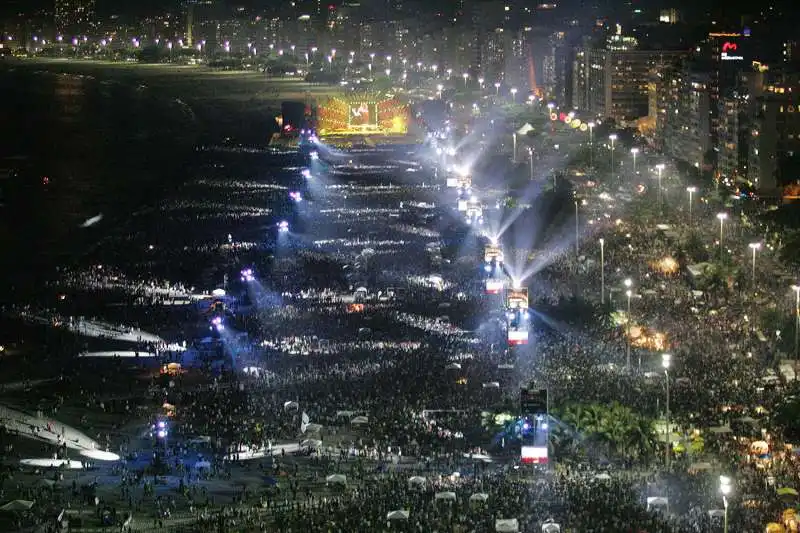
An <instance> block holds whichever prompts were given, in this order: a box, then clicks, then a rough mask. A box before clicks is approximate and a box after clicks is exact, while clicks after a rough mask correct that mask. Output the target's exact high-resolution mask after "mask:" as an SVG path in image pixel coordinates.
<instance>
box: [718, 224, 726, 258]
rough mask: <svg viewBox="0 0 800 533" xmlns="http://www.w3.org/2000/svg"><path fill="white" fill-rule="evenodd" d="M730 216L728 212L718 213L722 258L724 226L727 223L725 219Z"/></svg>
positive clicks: (720, 255) (720, 254) (720, 253)
mask: <svg viewBox="0 0 800 533" xmlns="http://www.w3.org/2000/svg"><path fill="white" fill-rule="evenodd" d="M726 218H728V213H717V219H718V220H719V257H720V259H722V226H723V224H724V223H725V219H726Z"/></svg>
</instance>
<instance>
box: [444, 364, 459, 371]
mask: <svg viewBox="0 0 800 533" xmlns="http://www.w3.org/2000/svg"><path fill="white" fill-rule="evenodd" d="M444 368H445V370H461V365H460V364H458V363H450V364H449V365H447V366H446V367H444Z"/></svg>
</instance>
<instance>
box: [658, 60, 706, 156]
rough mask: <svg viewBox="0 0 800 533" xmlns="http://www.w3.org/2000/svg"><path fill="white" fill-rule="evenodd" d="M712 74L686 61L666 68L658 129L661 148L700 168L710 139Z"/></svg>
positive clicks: (661, 85) (662, 85) (662, 81)
mask: <svg viewBox="0 0 800 533" xmlns="http://www.w3.org/2000/svg"><path fill="white" fill-rule="evenodd" d="M709 83H710V76H709V75H708V73H706V72H700V71H696V70H694V69H693V65H691V64H689V63H688V62H687V63H683V64H681V65H680V66H677V67H674V68H668V69H665V71H664V73H663V77H662V78H661V84H660V92H661V96H660V97H659V98H657V100H658V101H659V102H660V104H659V106H661V105H663V108H661V107H659V109H658V112H657V125H656V131H657V132H658V136H659V142H658V145H659V146H660V148H661V150H662V151H663V152H664V153H665V154H667V155H669V156H671V157H672V158H674V159H676V160H678V161H683V162H684V163H687V164H689V165H691V166H694V167H696V168H698V169H700V168H702V167H703V165H704V164H705V163H706V160H707V156H708V153H709V151H710V150H711V148H712V147H713V144H712V142H711V135H710V132H711V124H710V98H709V90H708V85H709Z"/></svg>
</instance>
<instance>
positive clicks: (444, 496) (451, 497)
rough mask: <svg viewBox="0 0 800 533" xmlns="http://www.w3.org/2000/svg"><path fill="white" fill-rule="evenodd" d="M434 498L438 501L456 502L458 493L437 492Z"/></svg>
mask: <svg viewBox="0 0 800 533" xmlns="http://www.w3.org/2000/svg"><path fill="white" fill-rule="evenodd" d="M434 498H435V499H436V500H437V501H438V500H444V501H450V502H453V501H455V500H456V493H455V492H449V491H446V492H437V493H436V495H435V496H434Z"/></svg>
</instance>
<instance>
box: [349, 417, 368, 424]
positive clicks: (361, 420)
mask: <svg viewBox="0 0 800 533" xmlns="http://www.w3.org/2000/svg"><path fill="white" fill-rule="evenodd" d="M350 423H351V424H353V425H354V426H363V425H365V424H369V418H367V417H366V416H357V417H355V418H354V419H352V420H351V421H350Z"/></svg>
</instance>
